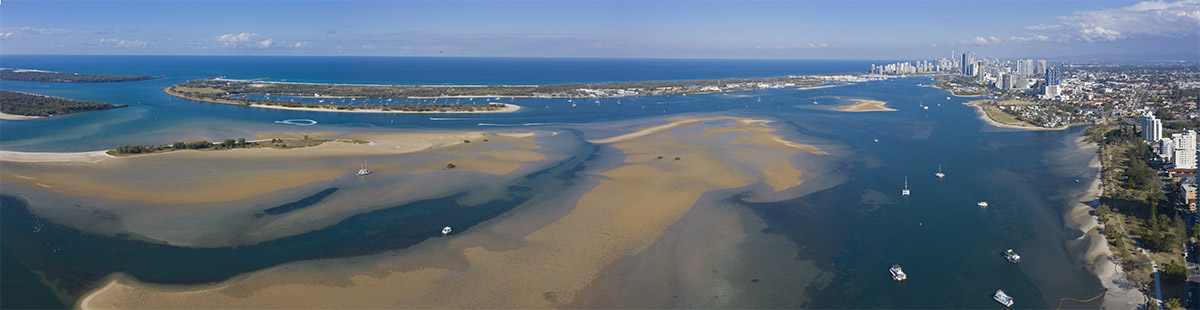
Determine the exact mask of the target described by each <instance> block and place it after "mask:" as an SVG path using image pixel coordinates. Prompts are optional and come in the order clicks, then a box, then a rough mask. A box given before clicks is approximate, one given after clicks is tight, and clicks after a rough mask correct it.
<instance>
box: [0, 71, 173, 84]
mask: <svg viewBox="0 0 1200 310" xmlns="http://www.w3.org/2000/svg"><path fill="white" fill-rule="evenodd" d="M157 78H162V76H146V75H108V74H79V73H62V72H45V71H25V70H14V69H4V70H0V80H9V81H27V82H65V83H102V82H129V81H141V80H150V79H157Z"/></svg>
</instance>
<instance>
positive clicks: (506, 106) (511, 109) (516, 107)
mask: <svg viewBox="0 0 1200 310" xmlns="http://www.w3.org/2000/svg"><path fill="white" fill-rule="evenodd" d="M501 104H503V105H504V107H503V108H501V109H499V110H476V111H384V110H380V109H354V110H338V109H327V108H305V107H284V106H277V105H266V104H251V105H249V106H250V107H254V108H263V109H276V110H288V111H309V112H335V113H382V114H474V113H509V112H516V111H518V110H520V109H521V106H519V105H515V104H511V103H501Z"/></svg>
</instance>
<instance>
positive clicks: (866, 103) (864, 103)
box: [834, 99, 896, 112]
mask: <svg viewBox="0 0 1200 310" xmlns="http://www.w3.org/2000/svg"><path fill="white" fill-rule="evenodd" d="M850 100H853V101H854V104H850V105H845V106H840V107H837V108H834V110H838V111H842V112H880V111H896V109H892V108H888V107H887V106H886V105H887V102H883V101H879V100H869V99H850Z"/></svg>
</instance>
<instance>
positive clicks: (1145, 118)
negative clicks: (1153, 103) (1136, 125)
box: [1142, 113, 1162, 141]
mask: <svg viewBox="0 0 1200 310" xmlns="http://www.w3.org/2000/svg"><path fill="white" fill-rule="evenodd" d="M1142 138H1145V139H1146V140H1150V141H1158V139H1162V120H1159V119H1158V118H1155V117H1154V114H1152V113H1146V114H1143V115H1142Z"/></svg>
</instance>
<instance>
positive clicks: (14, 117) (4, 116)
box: [0, 112, 46, 121]
mask: <svg viewBox="0 0 1200 310" xmlns="http://www.w3.org/2000/svg"><path fill="white" fill-rule="evenodd" d="M41 118H46V117H45V116H28V115H16V114H8V113H4V112H0V119H2V120H9V121H23V120H31V119H41Z"/></svg>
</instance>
